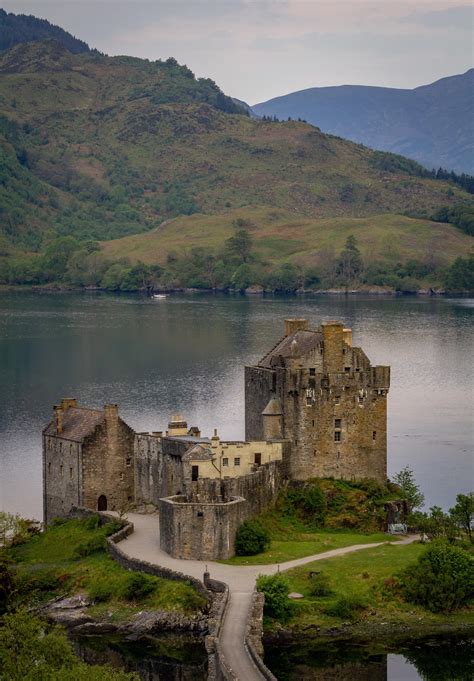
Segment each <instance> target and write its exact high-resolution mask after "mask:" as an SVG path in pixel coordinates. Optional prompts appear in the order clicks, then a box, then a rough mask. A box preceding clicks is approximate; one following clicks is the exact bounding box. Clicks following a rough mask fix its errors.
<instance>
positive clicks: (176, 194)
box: [0, 41, 472, 264]
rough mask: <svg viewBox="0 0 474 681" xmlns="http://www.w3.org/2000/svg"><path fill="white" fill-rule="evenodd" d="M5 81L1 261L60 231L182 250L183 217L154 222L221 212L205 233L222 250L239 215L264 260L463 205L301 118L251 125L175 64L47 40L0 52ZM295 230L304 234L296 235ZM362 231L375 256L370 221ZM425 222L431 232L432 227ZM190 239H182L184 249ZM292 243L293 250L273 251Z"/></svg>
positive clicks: (389, 159)
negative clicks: (134, 238) (280, 223)
mask: <svg viewBox="0 0 474 681" xmlns="http://www.w3.org/2000/svg"><path fill="white" fill-rule="evenodd" d="M0 75H1V78H0V156H1V158H0V221H1V222H0V256H1V255H3V257H11V256H14V255H18V254H21V253H40V252H43V251H44V250H45V249H46V248H47V247H48V244H50V243H51V241H52V240H53V239H54V238H55V237H57V236H67V235H71V236H74V237H75V238H76V239H78V240H79V241H81V242H84V241H87V240H91V239H94V240H101V241H105V240H110V239H115V238H119V237H123V236H126V235H132V234H140V233H147V232H150V238H152V239H154V240H155V241H156V243H157V244H159V243H160V242H161V239H163V242H162V251H163V252H165V251H166V249H169V250H173V248H175V249H176V248H178V247H179V248H182V247H183V244H182V239H181V236H180V234H179V232H178V226H179V225H180V224H191V223H188V222H186V220H182V219H180V220H178V221H175V222H171V223H168V226H167V227H166V230H165V231H163V232H162V231H160V230H161V229H162V228H160V227H159V226H160V225H161V224H162V223H163V222H164V221H166V220H169V219H170V218H175V217H177V216H183V215H193V214H199V215H200V217H199V218H193V220H196V219H198V220H204V222H206V220H205V219H203V218H202V214H204V215H209V216H220V217H219V218H214V217H212V218H210V219H209V224H213V225H216V227H215V230H217V232H219V231H221V234H220V236H219V235H217V232H216V235H215V236H214V237H213V239H214V241H215V243H216V244H218V243H221V242H222V240H223V238H224V236H225V235H226V234H227V233H228V225H227V227H226V224H227V222H228V221H227V217H226V216H227V215H228V213H229V211H239V210H240V209H244V211H245V215H246V220H247V221H249V222H251V223H255V224H256V225H257V229H256V231H255V232H254V233H253V235H254V237H255V240H256V242H262V243H261V244H260V246H261V250H262V253H263V254H264V255H265V256H268V258H270V260H271V259H275V260H278V259H281V258H286V257H289V256H291V255H293V254H295V253H297V252H298V249H300V250H301V253H304V251H305V249H306V248H308V247H309V248H311V249H315V248H316V249H317V248H318V247H319V246H318V244H319V243H320V242H321V240H322V241H325V242H327V243H330V242H332V241H333V238H332V236H331V235H334V244H333V245H334V246H335V247H338V246H339V243H340V241H341V238H342V237H340V236H338V234H339V231H340V230H339V227H338V225H339V223H338V222H337V220H335V219H336V218H337V219H342V218H344V219H346V218H347V219H349V218H350V219H356V218H357V219H359V218H372V216H378V215H382V214H391V215H393V214H396V213H407V212H408V213H410V212H411V213H414V212H416V213H417V214H423V213H424V214H425V216H429V215H431V214H432V212H433V211H434V210H436V209H438V208H440V207H441V206H454V205H456V204H459V203H467V202H470V200H471V198H472V197H471V196H470V195H469V194H467V193H466V192H464V191H463V190H462V188H461V187H459V186H457V185H456V184H454V183H452V182H451V183H448V182H444V181H440V180H435V179H433V178H432V177H430V176H429V174H428V173H427V172H426V171H425V170H424V169H422V168H421V167H420V166H418V165H417V164H416V163H414V162H412V161H409V160H407V159H404V158H403V157H399V156H395V155H391V154H385V153H381V152H373V151H371V150H369V149H367V148H365V147H363V146H361V145H357V144H354V143H351V142H348V141H345V140H342V139H339V138H336V137H332V136H329V135H325V134H323V133H321V132H320V131H319V130H318V129H317V128H315V127H313V126H311V125H307V124H305V123H301V122H284V123H282V122H270V121H261V120H255V119H252V118H250V117H249V116H248V115H247V112H246V111H245V110H244V109H242V108H241V107H240V106H239V105H238V104H235V103H234V102H233V101H232V99H231V98H229V97H227V96H225V95H224V94H223V93H222V92H221V91H220V89H219V88H218V87H217V86H216V85H215V83H214V82H213V81H211V80H209V79H204V78H200V79H196V78H195V77H194V75H193V74H192V72H191V71H190V70H189V69H188V68H187V67H186V66H180V65H179V64H178V63H177V62H176V61H175V60H174V59H169V60H167V61H166V62H161V61H157V62H150V61H147V60H142V59H135V58H132V57H107V56H104V55H100V54H98V53H90V52H87V53H82V54H71V53H70V52H69V51H68V50H66V49H65V48H64V47H63V46H62V45H61V44H59V43H57V42H52V41H49V42H44V43H28V44H22V45H17V46H16V47H14V48H13V49H11V50H9V51H7V52H4V53H2V54H0ZM261 210H263V211H267V213H268V211H270V210H277V211H279V215H280V214H282V213H281V211H283V212H284V213H285V216H286V217H285V219H284V222H285V224H287V225H288V226H287V228H285V229H284V230H283V231H284V236H278V237H272V236H271V235H269V234H267V233H266V232H265V230H264V231H262V232H261V233H260V232H259V231H258V230H259V227H260V223H261V222H262V221H261V220H260V221H259V215H260V213H259V211H261ZM254 213H255V219H253V217H252V216H253V214H254ZM329 218H331V220H332V221H331V220H329ZM391 220H395V222H396V221H397V220H398V218H397V219H396V218H390V219H388V220H385V222H384V225H385V227H384V230H385V232H386V239H387V240H388V241H387V243H388V242H389V241H390V229H391V228H390V224H391ZM226 221H227V222H226ZM299 223H301V225H304V228H303V227H294V226H292V225H294V224H299ZM348 224H349V223H348ZM350 224H351V227H350V229H352V225H354V226H357V225H358V224H359V223H350ZM364 224H365V225H367V235H368V236H367V240H366V246H367V248H370V238H369V236H370V234H369V232H370V230H371V229H372V227H373V226H374V225H375V222H374V220H373V219H372V220H366V221H365V223H364ZM407 224H408V225H409V226H411V225H413V227H414V228H415V226H416V225H415V222H413V223H410V222H408V223H407ZM416 224H418V223H416ZM423 224H424V226H425V228H426V230H427V232H426V233H427V235H428V234H429V232H430V230H431V229H433V227H432V223H430V222H426V223H423ZM219 225H221V226H222V228H221V227H219ZM371 225H372V227H371ZM157 228H158V230H157ZM438 229H444V230H446V234H447V235H448V237H447V238H448V241H449V243H450V249H448V251H447V257H448V258H450V259H452V258H454V257H455V256H456V255H461V254H462V253H463V251H465V249H466V239H465V238H464V237H463V236H462V235H461V236H460V235H459V233H458V232H456V231H454V232H453V229H454V228H452V227H450V226H449V225H448V226H444V227H443V228H438ZM151 230H157V231H153V232H151ZM226 230H227V231H226ZM301 230H303V232H304V233H302V232H301ZM333 230H334V231H333ZM338 230H339V231H338ZM404 230H405V232H404V233H406V234H407V235H408V234H409V233H410V227H406V226H405V227H404ZM191 231H192V230H191ZM346 231H347V230H346ZM402 231H403V230H402ZM300 232H301V233H300ZM323 233H324V238H323V237H322V235H323ZM401 233H402V232H400V234H401ZM341 234H342V232H341ZM361 234H362V232H361ZM265 235H266V236H265ZM143 238H144V242H143V243H146V237H143ZM175 238H176V244H175V245H174V246H173V240H174V239H175ZM199 238H200V235H199V234H197V235H195V237H193V236H192V235H191V234H190V235H189V237H187V238H186V239H185V240H184V246H186V247H188V248H190V247H192V246H193V244H196V243H198V241H199ZM275 238H276V239H277V241H278V240H280V241H279V242H278V244H280V245H278V244H277V245H276V246H275V245H274V244H275V241H273V242H272V239H275ZM361 238H362V237H361ZM400 238H402V237H400ZM427 238H428V237H427ZM436 238H437V237H436ZM193 239H194V240H193ZM294 239H296V240H297V241H298V242H299V243H297V244H290V245H287V246H282V245H281V244H282V243H283V242H284V241H285V240H289V241H292V240H294ZM165 240H166V248H165ZM265 240H266V244H265V243H263V242H264V241H265ZM364 240H365V237H364ZM435 241H436V239H435ZM412 242H413V244H415V246H413V248H412V247H410V246H409V244H410V243H412ZM272 243H273V245H272ZM418 243H419V242H418V241H417V240H416V239H414V240H412V241H410V239H409V238H407V241H406V244H407V246H406V247H405V246H403V247H400V249H399V250H400V257H401V258H404V257H408V255H412V256H413V255H414V253H415V251H416V248H418V245H416V244H418ZM361 245H363V244H362V243H361ZM121 248H122V246H121V245H120V242H119V244H118V245H117V246H114V245H110V246H106V247H105V250H106V252H108V251H110V252H111V253H112V252H113V253H120V254H123V253H126V254H128V253H127V248H128V246H126V248H125V251H121ZM145 250H146V247H145ZM441 250H443V249H441ZM144 259H147V258H144ZM159 259H160V258H159ZM0 264H1V263H0Z"/></svg>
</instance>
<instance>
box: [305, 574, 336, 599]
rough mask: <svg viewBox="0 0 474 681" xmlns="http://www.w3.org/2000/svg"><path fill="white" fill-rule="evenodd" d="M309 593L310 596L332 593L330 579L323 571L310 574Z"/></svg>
mask: <svg viewBox="0 0 474 681" xmlns="http://www.w3.org/2000/svg"><path fill="white" fill-rule="evenodd" d="M310 580H311V583H310V587H309V593H310V594H311V596H329V595H330V594H331V593H332V589H331V586H330V582H331V580H330V579H329V576H328V575H326V574H325V573H324V572H317V573H315V574H310Z"/></svg>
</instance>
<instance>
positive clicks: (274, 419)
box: [262, 396, 283, 440]
mask: <svg viewBox="0 0 474 681" xmlns="http://www.w3.org/2000/svg"><path fill="white" fill-rule="evenodd" d="M282 413H283V412H282V408H281V403H280V400H279V399H278V398H277V397H275V396H273V397H271V398H270V401H269V402H268V404H267V406H266V407H265V409H264V410H263V411H262V420H263V437H264V438H265V440H281V438H282Z"/></svg>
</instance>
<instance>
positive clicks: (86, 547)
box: [73, 535, 106, 560]
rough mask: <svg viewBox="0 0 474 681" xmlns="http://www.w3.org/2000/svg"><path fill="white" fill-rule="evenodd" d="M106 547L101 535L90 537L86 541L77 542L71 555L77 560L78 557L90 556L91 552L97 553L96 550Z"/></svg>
mask: <svg viewBox="0 0 474 681" xmlns="http://www.w3.org/2000/svg"><path fill="white" fill-rule="evenodd" d="M105 547H106V543H105V538H104V537H103V536H101V535H98V536H95V537H91V538H90V539H88V540H87V541H85V542H83V543H82V544H79V545H78V546H77V547H76V549H75V551H74V554H73V557H74V558H75V559H76V560H77V559H79V558H85V557H86V556H90V555H91V554H92V553H97V552H98V551H103V550H104V549H105Z"/></svg>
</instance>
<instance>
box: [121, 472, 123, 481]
mask: <svg viewBox="0 0 474 681" xmlns="http://www.w3.org/2000/svg"><path fill="white" fill-rule="evenodd" d="M120 480H123V471H122V473H120Z"/></svg>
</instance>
